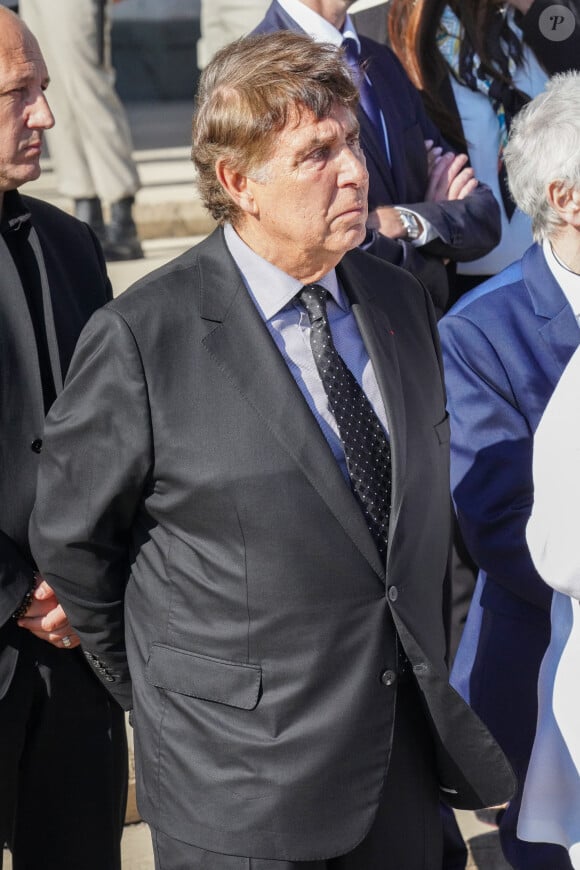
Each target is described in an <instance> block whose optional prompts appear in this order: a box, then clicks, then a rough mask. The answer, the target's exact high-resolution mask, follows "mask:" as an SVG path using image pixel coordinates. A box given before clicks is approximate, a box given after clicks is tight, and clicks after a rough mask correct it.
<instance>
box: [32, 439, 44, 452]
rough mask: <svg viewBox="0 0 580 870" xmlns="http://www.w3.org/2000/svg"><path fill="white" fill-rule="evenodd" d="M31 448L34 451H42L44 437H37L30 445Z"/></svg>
mask: <svg viewBox="0 0 580 870" xmlns="http://www.w3.org/2000/svg"><path fill="white" fill-rule="evenodd" d="M30 449H31V450H32V451H33V453H40V451H41V450H42V439H41V438H35V439H34V441H33V442H32V444H31V445H30Z"/></svg>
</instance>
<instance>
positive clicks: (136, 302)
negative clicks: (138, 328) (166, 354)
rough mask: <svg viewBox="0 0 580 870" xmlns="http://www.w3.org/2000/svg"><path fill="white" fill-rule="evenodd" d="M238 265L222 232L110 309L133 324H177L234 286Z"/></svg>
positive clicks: (149, 277) (142, 281)
mask: <svg viewBox="0 0 580 870" xmlns="http://www.w3.org/2000/svg"><path fill="white" fill-rule="evenodd" d="M234 269H235V267H234V265H233V261H232V260H231V256H230V254H229V252H228V249H227V247H226V244H225V242H224V239H223V232H222V231H221V229H218V230H216V231H214V232H213V233H212V234H211V235H210V236H209V237H208V238H206V239H204V240H203V241H202V242H200V243H199V244H197V245H194V247H192V248H189V250H187V251H185V252H184V253H183V254H181V255H180V256H179V257H175V258H174V259H173V260H170V261H169V262H168V263H166V264H165V265H163V266H161V267H160V268H158V269H155V270H154V271H152V272H150V273H149V274H148V275H145V276H144V277H143V278H141V279H140V280H139V281H137V282H136V283H135V284H132V285H131V286H130V287H129V288H128V289H127V290H125V292H124V293H122V294H121V295H120V296H118V297H117V298H116V299H114V300H113V301H112V302H111V303H110V305H108V306H107V308H108V309H109V310H110V311H114V312H116V313H118V314H119V315H120V316H121V317H122V318H123V319H124V320H126V321H127V323H129V324H134V325H137V324H139V323H142V324H143V325H147V323H148V322H149V325H151V321H152V320H154V319H158V320H163V321H164V322H168V321H171V322H174V321H179V320H180V319H183V316H184V313H185V312H186V311H187V312H192V311H199V310H200V308H201V305H202V301H203V299H204V298H206V297H209V296H211V295H212V294H213V293H215V292H216V288H219V287H221V286H224V285H226V286H227V284H228V282H230V279H231V277H232V275H233V274H234Z"/></svg>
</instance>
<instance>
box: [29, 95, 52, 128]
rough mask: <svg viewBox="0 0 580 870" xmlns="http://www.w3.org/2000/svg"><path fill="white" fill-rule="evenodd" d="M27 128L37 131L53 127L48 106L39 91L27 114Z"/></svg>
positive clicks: (44, 97)
mask: <svg viewBox="0 0 580 870" xmlns="http://www.w3.org/2000/svg"><path fill="white" fill-rule="evenodd" d="M28 126H29V127H34V128H36V129H39V130H50V128H51V127H54V115H53V114H52V111H51V109H50V106H49V105H48V100H47V99H46V95H45V93H44V91H39V92H38V94H37V96H36V98H35V100H34V102H33V103H32V105H31V107H30V111H29V114H28Z"/></svg>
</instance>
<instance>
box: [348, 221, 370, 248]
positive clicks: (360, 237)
mask: <svg viewBox="0 0 580 870" xmlns="http://www.w3.org/2000/svg"><path fill="white" fill-rule="evenodd" d="M366 234H367V228H366V224H365V223H364V222H361V223H357V224H356V225H355V226H353V227H351V228H350V229H349V230H347V231H346V233H345V244H348V247H345V252H346V251H352V249H353V248H358V247H359V245H362V243H363V242H364V240H365V238H366Z"/></svg>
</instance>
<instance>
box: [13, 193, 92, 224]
mask: <svg viewBox="0 0 580 870" xmlns="http://www.w3.org/2000/svg"><path fill="white" fill-rule="evenodd" d="M22 202H23V203H24V205H25V207H26V209H27V210H28V211H29V212H30V214H31V215H32V222H33V224H34V227H35V228H38V227H42V228H43V229H44V228H47V229H50V228H51V227H58V228H66V229H68V230H69V231H71V232H74V231H75V230H79V229H81V230H82V228H83V227H84V226H85V224H83V222H82V221H79V220H77V218H75V217H73V216H72V215H70V214H68V213H67V212H65V211H63V210H62V209H61V208H57V206H55V205H52V204H51V203H49V202H44V201H43V200H42V199H36V198H35V197H33V196H25V195H22Z"/></svg>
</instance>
